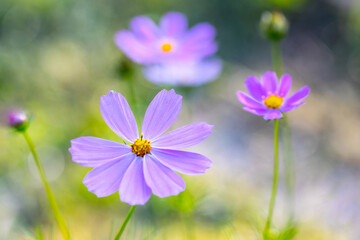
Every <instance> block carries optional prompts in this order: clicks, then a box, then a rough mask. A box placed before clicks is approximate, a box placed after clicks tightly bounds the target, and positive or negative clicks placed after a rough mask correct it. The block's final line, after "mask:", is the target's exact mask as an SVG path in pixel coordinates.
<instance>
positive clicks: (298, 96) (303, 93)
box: [284, 86, 310, 106]
mask: <svg viewBox="0 0 360 240" xmlns="http://www.w3.org/2000/svg"><path fill="white" fill-rule="evenodd" d="M309 93H310V88H309V87H308V86H304V87H302V88H301V89H300V90H298V91H297V92H295V93H294V94H292V95H291V96H290V97H289V98H287V99H286V100H285V103H284V106H289V105H292V104H294V103H297V102H299V101H301V100H303V99H304V98H306V97H307V96H308V95H309Z"/></svg>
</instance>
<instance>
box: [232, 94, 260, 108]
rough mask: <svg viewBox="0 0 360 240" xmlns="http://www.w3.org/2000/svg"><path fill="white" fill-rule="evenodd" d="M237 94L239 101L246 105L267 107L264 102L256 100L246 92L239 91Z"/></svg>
mask: <svg viewBox="0 0 360 240" xmlns="http://www.w3.org/2000/svg"><path fill="white" fill-rule="evenodd" d="M236 95H237V97H238V99H239V101H240V102H241V103H242V104H243V105H245V106H246V107H249V108H256V109H266V107H265V105H264V104H262V103H260V102H258V101H256V100H255V99H253V98H252V97H250V96H249V95H247V94H246V93H244V92H241V91H237V92H236Z"/></svg>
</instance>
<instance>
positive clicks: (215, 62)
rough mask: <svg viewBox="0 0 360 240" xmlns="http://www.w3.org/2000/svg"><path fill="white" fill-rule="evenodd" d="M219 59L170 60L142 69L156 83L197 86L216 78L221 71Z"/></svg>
mask: <svg viewBox="0 0 360 240" xmlns="http://www.w3.org/2000/svg"><path fill="white" fill-rule="evenodd" d="M221 69H222V62H221V60H220V59H210V60H204V61H201V62H195V63H194V62H189V61H181V62H178V61H176V62H171V63H164V64H160V65H150V66H146V67H145V68H144V69H143V73H144V75H145V77H146V78H147V79H148V80H149V81H151V82H153V83H155V84H158V85H164V84H165V85H171V86H199V85H202V84H205V83H208V82H210V81H212V80H214V79H216V78H217V77H218V76H219V74H220V73H221Z"/></svg>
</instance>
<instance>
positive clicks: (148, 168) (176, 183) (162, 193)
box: [144, 154, 185, 197]
mask: <svg viewBox="0 0 360 240" xmlns="http://www.w3.org/2000/svg"><path fill="white" fill-rule="evenodd" d="M144 176H145V180H146V183H147V185H148V186H149V187H150V188H151V190H152V192H153V193H154V194H155V195H156V196H159V197H168V196H171V195H177V194H179V193H180V192H182V191H184V190H185V182H184V180H183V179H182V178H181V177H180V176H179V175H178V174H177V173H175V172H174V171H173V170H171V169H170V168H168V167H166V166H164V165H163V164H161V163H160V162H159V161H158V160H157V159H156V158H154V157H153V156H152V155H150V154H147V155H145V156H144Z"/></svg>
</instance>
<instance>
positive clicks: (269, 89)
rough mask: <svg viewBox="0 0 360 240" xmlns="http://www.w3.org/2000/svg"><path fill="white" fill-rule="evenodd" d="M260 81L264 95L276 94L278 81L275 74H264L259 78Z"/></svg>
mask: <svg viewBox="0 0 360 240" xmlns="http://www.w3.org/2000/svg"><path fill="white" fill-rule="evenodd" d="M261 81H262V84H263V86H264V90H265V92H266V93H270V94H275V93H276V90H277V81H278V79H277V76H276V73H275V72H266V73H265V74H264V75H262V76H261Z"/></svg>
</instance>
